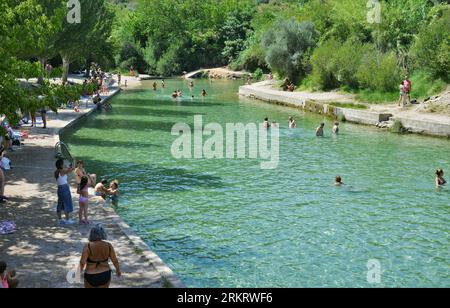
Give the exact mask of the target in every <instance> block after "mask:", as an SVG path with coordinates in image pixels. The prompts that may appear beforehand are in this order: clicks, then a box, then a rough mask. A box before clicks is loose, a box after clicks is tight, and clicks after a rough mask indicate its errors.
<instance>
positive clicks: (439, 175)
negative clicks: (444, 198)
mask: <svg viewBox="0 0 450 308" xmlns="http://www.w3.org/2000/svg"><path fill="white" fill-rule="evenodd" d="M445 184H447V181H446V180H445V179H444V170H442V169H438V170H436V186H438V187H441V186H444V185H445Z"/></svg>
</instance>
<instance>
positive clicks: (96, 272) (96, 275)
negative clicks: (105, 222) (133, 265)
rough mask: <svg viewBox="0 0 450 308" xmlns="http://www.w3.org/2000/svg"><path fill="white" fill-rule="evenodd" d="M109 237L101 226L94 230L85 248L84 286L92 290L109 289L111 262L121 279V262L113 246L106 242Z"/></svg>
mask: <svg viewBox="0 0 450 308" xmlns="http://www.w3.org/2000/svg"><path fill="white" fill-rule="evenodd" d="M106 239H107V235H106V232H105V230H104V229H103V227H102V226H101V225H97V226H95V227H94V228H92V230H91V232H90V234H89V243H88V244H86V245H85V246H84V248H83V254H82V256H81V261H80V269H81V271H83V270H84V269H85V268H86V270H85V272H84V286H85V288H88V289H92V288H98V289H107V288H109V285H110V283H111V274H112V271H111V268H110V267H109V260H111V261H112V263H113V265H114V267H115V269H116V274H117V277H121V276H122V273H121V271H120V266H119V261H118V260H117V257H116V252H115V251H114V248H113V247H112V245H111V244H110V243H108V242H106Z"/></svg>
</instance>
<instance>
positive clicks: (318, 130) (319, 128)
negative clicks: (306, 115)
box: [316, 123, 325, 137]
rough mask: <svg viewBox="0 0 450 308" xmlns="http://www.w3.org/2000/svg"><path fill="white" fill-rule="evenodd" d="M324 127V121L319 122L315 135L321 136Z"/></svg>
mask: <svg viewBox="0 0 450 308" xmlns="http://www.w3.org/2000/svg"><path fill="white" fill-rule="evenodd" d="M324 127H325V123H321V124H320V126H319V127H317V129H316V136H317V137H323V128H324Z"/></svg>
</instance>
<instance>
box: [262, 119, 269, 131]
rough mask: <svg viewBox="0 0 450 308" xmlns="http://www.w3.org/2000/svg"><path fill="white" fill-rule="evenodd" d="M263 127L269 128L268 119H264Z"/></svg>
mask: <svg viewBox="0 0 450 308" xmlns="http://www.w3.org/2000/svg"><path fill="white" fill-rule="evenodd" d="M263 127H264V128H267V129H269V128H270V123H269V118H265V119H264V123H263Z"/></svg>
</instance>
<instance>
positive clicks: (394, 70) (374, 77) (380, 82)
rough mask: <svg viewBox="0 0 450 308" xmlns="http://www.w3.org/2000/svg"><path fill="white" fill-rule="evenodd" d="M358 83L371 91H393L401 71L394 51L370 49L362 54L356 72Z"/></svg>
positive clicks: (399, 80) (399, 78)
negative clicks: (384, 52)
mask: <svg viewBox="0 0 450 308" xmlns="http://www.w3.org/2000/svg"><path fill="white" fill-rule="evenodd" d="M356 78H357V79H358V81H359V83H360V85H361V86H362V87H363V88H367V89H370V90H373V91H385V92H393V91H395V90H398V86H399V84H400V83H401V78H402V77H401V71H400V69H399V68H398V66H397V58H396V56H395V54H394V53H386V54H383V53H381V52H379V51H377V50H375V49H371V50H369V51H368V52H366V54H365V55H364V57H363V59H362V61H361V65H360V66H359V69H358V72H357V73H356Z"/></svg>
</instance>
